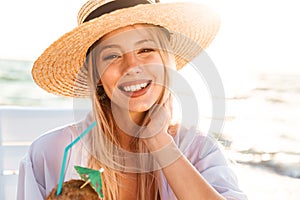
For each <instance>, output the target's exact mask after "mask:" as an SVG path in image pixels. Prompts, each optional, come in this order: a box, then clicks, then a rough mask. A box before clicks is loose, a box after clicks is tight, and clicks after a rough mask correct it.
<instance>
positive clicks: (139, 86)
mask: <svg viewBox="0 0 300 200" xmlns="http://www.w3.org/2000/svg"><path fill="white" fill-rule="evenodd" d="M146 86H147V83H141V84H136V85H130V86H125V87H123V89H124V90H125V91H126V92H135V91H138V90H140V89H143V88H145V87H146Z"/></svg>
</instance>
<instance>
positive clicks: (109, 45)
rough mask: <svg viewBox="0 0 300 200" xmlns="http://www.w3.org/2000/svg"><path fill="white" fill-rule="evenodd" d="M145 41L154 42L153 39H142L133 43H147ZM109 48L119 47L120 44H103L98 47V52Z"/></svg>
mask: <svg viewBox="0 0 300 200" xmlns="http://www.w3.org/2000/svg"><path fill="white" fill-rule="evenodd" d="M147 42H152V43H155V42H154V40H153V39H144V40H140V41H137V42H136V43H135V45H140V44H143V43H147ZM109 48H120V45H118V44H108V45H105V46H103V47H101V48H100V49H99V53H101V52H102V51H103V50H105V49H109Z"/></svg>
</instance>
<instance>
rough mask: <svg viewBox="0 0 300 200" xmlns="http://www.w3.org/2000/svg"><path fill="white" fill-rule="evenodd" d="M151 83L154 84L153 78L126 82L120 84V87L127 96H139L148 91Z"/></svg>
mask: <svg viewBox="0 0 300 200" xmlns="http://www.w3.org/2000/svg"><path fill="white" fill-rule="evenodd" d="M151 84H152V80H139V81H130V82H125V83H122V84H120V85H119V86H118V88H119V89H120V90H121V91H122V92H123V93H124V94H125V95H126V96H129V97H139V96H141V95H143V94H145V93H146V92H147V91H148V89H149V88H150V85H151Z"/></svg>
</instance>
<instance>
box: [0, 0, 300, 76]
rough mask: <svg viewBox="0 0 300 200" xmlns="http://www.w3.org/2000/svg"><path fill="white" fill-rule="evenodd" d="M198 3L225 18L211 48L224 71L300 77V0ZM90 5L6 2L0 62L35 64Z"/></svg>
mask: <svg viewBox="0 0 300 200" xmlns="http://www.w3.org/2000/svg"><path fill="white" fill-rule="evenodd" d="M161 1H162V2H172V0H161ZM194 1H197V2H202V3H206V4H209V5H211V6H212V7H213V8H214V9H215V10H216V12H217V13H219V14H220V16H221V21H222V22H221V28H220V31H219V34H218V35H217V37H216V38H215V41H214V42H213V43H212V44H211V46H210V47H209V48H208V49H207V52H208V53H209V55H210V56H211V58H212V59H213V61H214V62H215V64H216V65H217V66H219V70H220V71H234V70H236V71H237V72H245V71H256V70H259V71H274V72H280V73H291V72H293V73H294V72H297V73H300V56H299V55H298V54H299V47H300V39H299V36H300V26H299V21H298V20H299V19H300V12H299V11H298V8H299V3H298V1H297V0H194ZM84 2H85V0H26V1H24V0H14V1H10V0H0V18H1V31H0V59H1V58H2V59H25V60H35V59H36V58H37V57H38V56H39V55H40V54H41V53H42V52H43V50H44V49H46V48H47V47H48V46H49V45H50V44H51V43H52V42H54V41H55V40H56V39H58V38H59V37H60V36H61V35H63V34H64V33H66V32H68V31H70V30H72V29H73V28H75V27H76V25H77V22H76V20H77V19H76V17H77V12H78V10H79V8H80V7H81V5H82V4H83V3H84ZM245 69H246V70H245Z"/></svg>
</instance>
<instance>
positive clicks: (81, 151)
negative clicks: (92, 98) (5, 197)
mask: <svg viewBox="0 0 300 200" xmlns="http://www.w3.org/2000/svg"><path fill="white" fill-rule="evenodd" d="M90 124H91V118H90V117H89V116H88V117H87V118H86V119H84V120H83V121H81V122H79V123H76V124H70V125H67V126H64V127H60V128H58V129H56V130H52V131H50V132H48V133H46V134H44V135H42V136H41V137H39V138H37V139H36V140H35V141H34V142H33V143H32V144H31V146H30V148H29V151H28V153H27V154H26V156H25V157H24V158H23V159H22V160H21V162H20V167H19V180H18V191H17V200H33V199H34V200H44V199H45V198H46V196H47V195H48V194H49V193H50V192H51V190H52V189H53V188H54V187H55V186H56V185H57V184H58V181H59V176H60V170H61V164H62V159H63V154H64V149H65V147H66V146H67V145H69V144H70V143H71V142H72V141H73V140H74V139H75V138H76V137H77V136H78V135H79V134H80V133H81V132H82V131H84V130H85V129H86V128H87V127H88V126H89V125H90ZM174 141H175V143H176V144H177V146H178V148H179V149H180V151H181V152H182V153H183V155H184V156H186V157H187V159H188V160H189V161H190V162H191V163H192V164H193V165H194V166H195V168H196V169H197V170H198V171H199V172H200V173H201V175H202V176H203V177H204V178H205V179H206V180H207V182H208V183H209V184H211V186H212V187H214V188H215V189H216V190H217V191H218V192H219V193H220V194H222V195H223V196H224V197H226V199H238V200H244V199H247V197H246V195H245V194H244V193H243V192H242V191H241V190H240V189H239V187H238V183H237V179H236V176H235V174H234V173H233V171H232V170H231V169H230V168H229V167H228V164H227V161H226V159H225V158H224V156H223V154H222V152H221V149H220V148H219V147H218V145H217V143H216V141H214V140H213V139H212V138H210V137H207V136H203V135H201V134H200V133H199V131H197V130H195V129H193V128H192V129H189V130H186V132H185V133H182V131H181V132H180V131H179V132H178V133H177V135H176V136H175V138H174ZM88 157H89V156H88V152H87V151H86V150H85V148H83V146H82V143H81V142H79V143H77V144H75V145H74V146H73V147H72V148H71V150H70V152H69V154H68V159H67V163H66V170H65V179H64V180H65V181H68V180H70V179H80V177H79V176H78V174H77V173H76V171H75V170H74V166H75V165H80V166H86V164H87V158H88ZM160 190H161V191H160V192H161V198H162V199H163V200H176V197H175V195H174V193H173V191H172V189H171V188H170V186H169V185H168V182H167V180H166V178H165V177H164V176H162V188H161V189H160Z"/></svg>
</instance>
